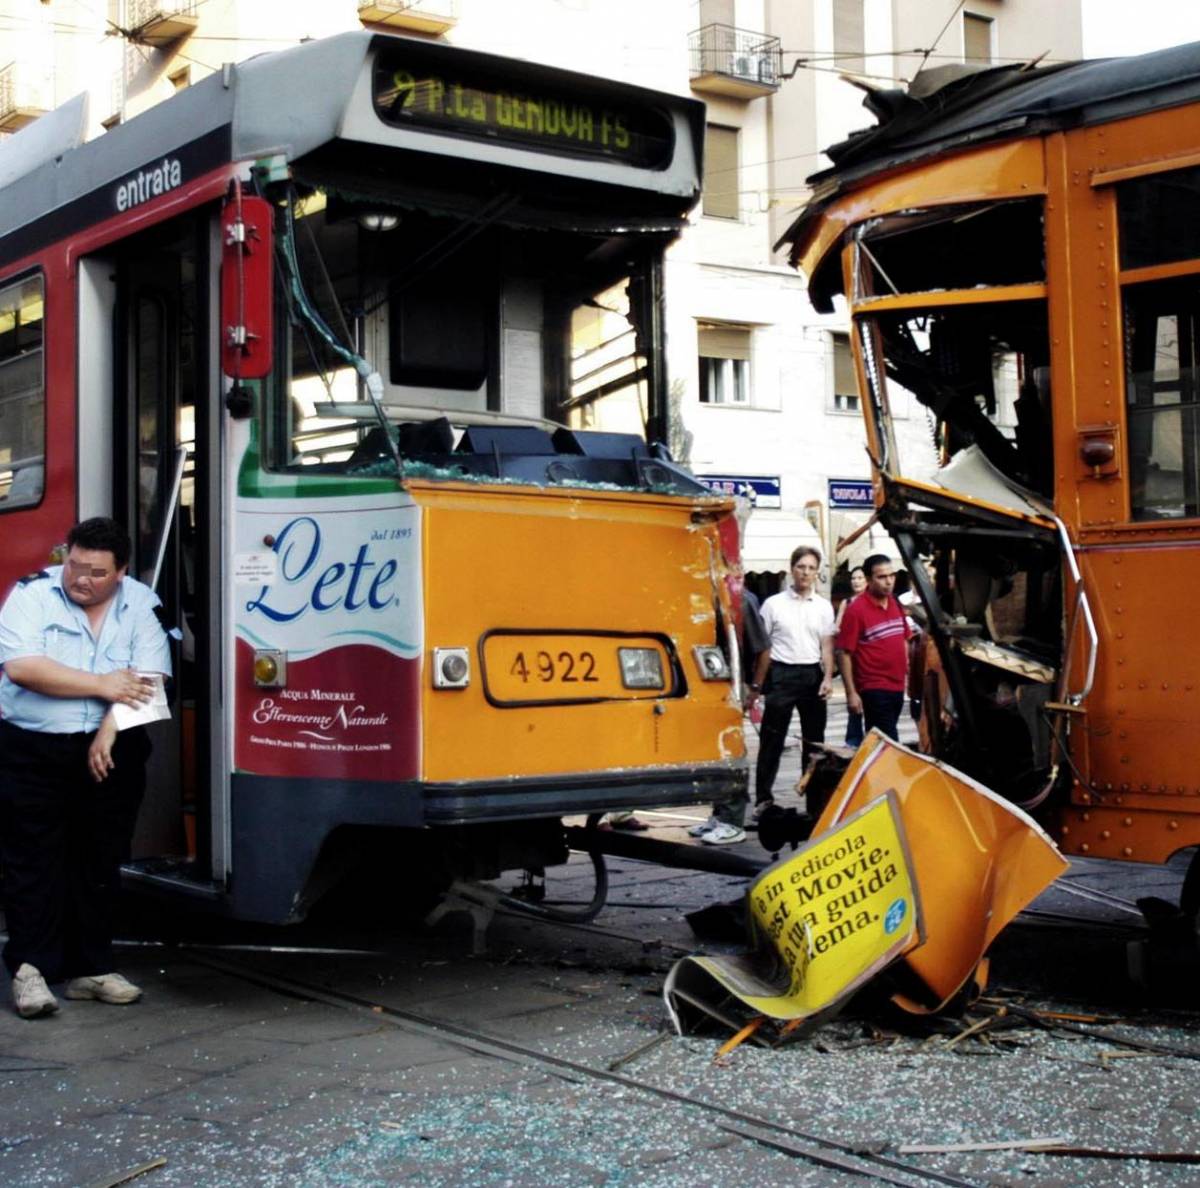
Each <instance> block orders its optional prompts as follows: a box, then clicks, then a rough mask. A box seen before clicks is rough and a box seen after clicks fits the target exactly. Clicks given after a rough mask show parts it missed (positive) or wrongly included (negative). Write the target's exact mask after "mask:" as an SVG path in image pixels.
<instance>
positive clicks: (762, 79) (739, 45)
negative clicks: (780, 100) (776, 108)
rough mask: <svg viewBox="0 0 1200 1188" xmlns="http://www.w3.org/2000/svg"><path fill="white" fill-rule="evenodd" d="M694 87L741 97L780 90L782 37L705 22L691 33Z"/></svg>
mask: <svg viewBox="0 0 1200 1188" xmlns="http://www.w3.org/2000/svg"><path fill="white" fill-rule="evenodd" d="M688 49H689V50H690V52H691V78H692V89H693V90H695V91H707V92H709V93H710V94H716V95H732V96H734V97H735V98H739V99H757V98H758V97H759V96H760V95H770V94H773V93H774V92H775V91H777V90H779V74H780V67H781V63H782V56H783V55H782V51H781V50H780V48H779V38H778V37H770V36H768V35H767V34H766V33H752V32H750V31H749V30H748V29H735V28H734V27H733V26H732V25H705V26H704V27H703V28H702V29H697V30H696V31H695V32H694V33H692V34H690V35H689V36H688Z"/></svg>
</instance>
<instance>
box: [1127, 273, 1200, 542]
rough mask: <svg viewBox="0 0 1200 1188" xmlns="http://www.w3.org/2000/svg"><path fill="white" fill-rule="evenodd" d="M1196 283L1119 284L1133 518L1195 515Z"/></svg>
mask: <svg viewBox="0 0 1200 1188" xmlns="http://www.w3.org/2000/svg"><path fill="white" fill-rule="evenodd" d="M1198 336H1200V282H1198V281H1197V280H1196V279H1195V278H1192V277H1185V278H1183V279H1180V280H1174V281H1164V282H1156V283H1153V284H1144V285H1131V286H1128V287H1127V288H1126V290H1125V358H1126V378H1125V399H1126V409H1127V413H1128V422H1129V433H1128V437H1129V475H1130V504H1131V512H1132V516H1133V518H1134V519H1135V520H1164V519H1167V520H1174V519H1184V518H1192V517H1195V516H1200V345H1198V342H1197V337H1198Z"/></svg>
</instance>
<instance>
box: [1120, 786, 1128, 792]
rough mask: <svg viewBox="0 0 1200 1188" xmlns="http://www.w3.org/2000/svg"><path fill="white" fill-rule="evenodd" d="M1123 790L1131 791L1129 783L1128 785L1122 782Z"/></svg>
mask: <svg viewBox="0 0 1200 1188" xmlns="http://www.w3.org/2000/svg"><path fill="white" fill-rule="evenodd" d="M1121 791H1122V792H1128V791H1129V785H1128V784H1122V785H1121Z"/></svg>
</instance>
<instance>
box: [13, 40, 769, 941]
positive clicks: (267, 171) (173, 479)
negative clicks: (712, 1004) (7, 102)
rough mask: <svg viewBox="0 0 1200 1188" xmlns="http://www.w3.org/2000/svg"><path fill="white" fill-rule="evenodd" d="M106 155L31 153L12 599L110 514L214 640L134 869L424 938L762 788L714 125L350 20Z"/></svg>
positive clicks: (67, 141)
mask: <svg viewBox="0 0 1200 1188" xmlns="http://www.w3.org/2000/svg"><path fill="white" fill-rule="evenodd" d="M86 126H87V118H86V112H85V110H84V108H83V104H82V101H81V100H80V101H72V102H71V103H69V104H67V105H65V106H64V107H62V108H60V109H59V110H57V111H55V112H53V113H51V114H49V115H47V116H45V117H43V118H42V119H40V120H38V121H37V122H35V123H34V124H32V125H30V127H29V128H27V129H25V130H23V131H21V132H19V133H17V134H16V135H15V136H13V137H11V138H10V139H9V140H8V141H7V142H6V143H5V144H4V145H3V146H0V533H2V538H3V541H4V548H3V550H2V554H0V588H2V589H3V590H4V591H7V590H8V589H9V588H10V587H11V585H12V583H13V582H14V581H16V580H17V579H18V578H19V577H20V576H21V575H22V574H26V573H29V572H31V571H34V570H37V569H40V568H41V567H42V566H44V565H46V564H47V562H48V561H49V560H50V558H51V553H52V550H53V549H54V547H55V546H56V545H57V544H58V542H60V541H62V540H63V539H64V535H65V533H66V530H67V529H68V528H69V526H70V525H71V524H72V522H73V521H75V520H77V519H81V518H84V517H87V516H92V515H112V516H114V517H116V518H118V519H119V520H121V521H122V522H123V523H125V524H127V525H128V526H129V528H130V532H131V535H132V537H133V540H134V555H133V558H132V561H131V566H130V572H131V573H132V574H133V575H134V576H136V577H139V578H141V579H142V580H145V581H147V582H150V583H152V584H155V585H156V586H157V588H158V591H159V593H160V595H161V597H162V600H163V602H164V604H165V607H166V613H167V618H168V621H169V622H171V623H172V624H174V625H176V626H177V628H178V633H179V635H180V639H179V641H178V642H177V643H176V644H175V645H174V646H175V657H174V661H175V663H174V668H175V674H176V690H175V705H174V707H173V709H174V712H173V716H172V720H171V722H170V723H161V724H156V725H155V726H154V727H153V734H154V737H155V754H154V758H153V760H152V766H151V769H150V772H149V776H150V779H149V791H148V793H147V798H146V803H145V804H144V805H143V810H142V816H141V821H140V825H139V830H138V834H137V837H136V838H135V849H134V856H133V858H134V860H133V861H132V862H131V863H130V864H129V865H128V867H127V868H126V871H125V875H126V878H127V880H128V881H129V882H131V883H134V884H136V885H138V886H140V887H143V888H150V889H154V890H157V891H158V892H161V893H162V894H164V895H168V896H174V897H176V899H177V900H178V901H180V902H183V901H187V902H191V903H193V904H196V905H204V906H207V907H208V908H210V909H211V910H214V911H217V912H221V913H225V914H227V915H230V916H235V917H240V918H244V919H250V920H261V921H271V922H281V921H290V920H295V919H299V918H301V917H303V916H304V915H305V913H306V912H307V911H308V910H309V908H310V907H311V906H312V904H313V903H314V902H315V901H316V900H317V899H318V898H319V897H320V896H321V895H322V894H323V893H324V892H325V891H326V890H327V889H329V888H331V887H334V886H336V885H339V884H340V885H342V886H343V887H347V886H348V885H349V884H351V883H353V882H355V881H356V880H357V882H358V884H359V885H360V886H363V887H364V888H365V890H364V892H363V899H362V902H367V901H368V898H369V901H370V902H372V903H375V904H378V905H380V907H381V908H382V910H384V911H391V910H399V909H400V908H402V907H403V906H404V905H405V904H406V903H407V904H408V905H409V906H411V905H412V904H413V903H414V902H426V901H427V897H428V895H429V893H430V892H431V891H435V890H440V889H444V888H445V887H447V886H448V885H449V884H450V883H451V882H452V881H453V880H455V879H458V880H472V879H479V878H491V877H494V876H496V875H497V874H499V873H500V872H501V871H504V870H522V869H525V870H532V871H540V870H542V869H544V868H545V867H546V866H548V865H551V864H554V863H559V862H563V861H565V860H566V858H567V833H566V831H565V829H564V827H563V824H562V819H563V818H564V817H565V816H569V815H575V814H589V815H591V814H598V813H601V812H604V811H605V810H608V809H629V808H636V807H639V806H643V807H649V806H664V805H679V804H695V803H697V802H708V801H711V800H719V799H724V798H727V797H729V796H732V795H734V794H737V793H739V792H742V791H744V789H745V787H746V781H747V772H746V759H745V744H744V740H743V735H742V718H741V708H740V689H739V687H738V680H739V678H738V672H739V664H738V656H737V642H736V636H735V634H734V631H733V615H734V606H733V603H734V597H733V595H734V593H735V583H734V579H735V577H736V574H737V573H738V562H737V528H736V522H735V520H734V517H733V511H734V505H733V501H732V500H729V499H726V498H723V497H718V496H714V495H712V494H711V493H710V492H708V491H707V490H706V488H705V487H704V486H702V485H701V484H700V483H699V482H698V481H697V480H696V479H695V478H694V477H693V476H692V475H690V474H689V473H688V472H687V471H685V470H683V469H682V468H681V467H679V466H677V465H675V463H674V462H673V461H672V458H671V455H670V453H669V451H668V449H667V448H666V446H665V445H664V443H665V442H666V441H667V439H668V426H667V420H668V418H667V413H668V391H669V388H668V381H667V376H666V371H665V350H664V329H663V316H662V301H663V275H664V264H663V257H664V252H665V250H666V248H667V246H668V245H669V244H670V243H671V241H672V240H673V239H674V238H675V237H676V235H677V234H678V233H679V231H680V229H681V228H682V227H683V226H684V225H685V224H686V221H687V217H688V212H689V210H690V209H691V208H692V206H693V205H694V204H695V202H696V200H697V198H698V196H699V191H700V176H701V157H702V151H703V127H704V125H703V106H702V105H701V104H700V103H698V102H696V101H694V100H691V99H684V98H679V97H677V96H671V95H665V94H660V93H658V92H655V91H648V90H645V89H642V88H638V87H632V86H625V85H621V84H617V83H611V82H606V81H603V80H598V79H595V78H591V77H589V76H584V75H578V74H572V73H568V72H565V71H561V70H554V69H549V68H546V67H542V66H537V65H533V64H530V63H527V62H518V61H513V60H509V59H505V58H500V57H495V56H493V55H489V54H482V53H476V52H471V51H467V50H464V49H460V48H457V47H453V46H446V45H441V44H434V43H431V42H426V41H419V40H415V39H405V38H401V37H389V36H384V35H375V34H372V33H369V32H353V33H346V34H343V35H341V36H337V37H332V38H329V39H326V40H323V41H312V42H307V43H305V44H303V45H300V46H297V47H295V48H292V49H288V50H284V51H282V52H279V53H275V54H265V55H262V56H260V57H256V58H254V59H252V60H250V61H247V62H243V63H241V64H238V65H230V66H226V67H225V68H224V69H223V70H222V71H221V72H220V73H217V74H215V75H213V76H211V77H209V78H206V79H204V80H203V81H201V82H200V83H198V84H197V85H195V86H193V87H190V88H188V89H186V90H184V91H182V92H180V93H179V94H178V95H176V96H174V97H173V98H171V99H169V100H167V101H165V102H163V103H161V104H160V105H158V106H156V107H154V108H151V109H150V110H148V111H146V112H144V113H143V114H141V115H138V116H137V117H136V118H134V119H131V120H130V121H129V122H128V123H125V124H122V125H121V126H119V127H116V128H114V129H112V130H111V131H109V132H108V133H106V134H105V135H104V136H103V137H101V138H99V139H95V140H91V141H88V142H86V143H84V142H83V137H82V135H81V132H82V129H84V128H85V127H86ZM596 863H597V875H598V877H597V884H598V886H597V902H600V901H602V886H601V884H602V882H603V878H602V861H601V860H600V859H599V858H598V857H597V858H596ZM595 910H598V908H596V909H595Z"/></svg>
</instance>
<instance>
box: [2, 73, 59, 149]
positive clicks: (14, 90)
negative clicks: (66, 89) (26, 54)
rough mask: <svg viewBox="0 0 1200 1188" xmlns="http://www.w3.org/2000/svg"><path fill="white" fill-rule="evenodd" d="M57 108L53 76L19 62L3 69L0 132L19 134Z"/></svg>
mask: <svg viewBox="0 0 1200 1188" xmlns="http://www.w3.org/2000/svg"><path fill="white" fill-rule="evenodd" d="M53 106H54V76H53V75H52V74H51V73H50V72H49V71H43V72H41V73H38V72H36V71H32V70H30V69H29V68H28V67H25V66H23V65H22V64H21V63H19V62H11V63H9V65H7V66H5V67H4V69H3V70H0V132H16V131H17V130H18V129H20V128H24V127H25V125H26V124H30V123H32V122H33V121H34V120H36V119H37V118H38V116H42V115H45V114H46V112H48V111H49V110H50V109H51V108H52V107H53Z"/></svg>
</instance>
